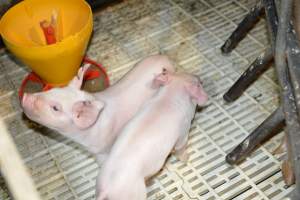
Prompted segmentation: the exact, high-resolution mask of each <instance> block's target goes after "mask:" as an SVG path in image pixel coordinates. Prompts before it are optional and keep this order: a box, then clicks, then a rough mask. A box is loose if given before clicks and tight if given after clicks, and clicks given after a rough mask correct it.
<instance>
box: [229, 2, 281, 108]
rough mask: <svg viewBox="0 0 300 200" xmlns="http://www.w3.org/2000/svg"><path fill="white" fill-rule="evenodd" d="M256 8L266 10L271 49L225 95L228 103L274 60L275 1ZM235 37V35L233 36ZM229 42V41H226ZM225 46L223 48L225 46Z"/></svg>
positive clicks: (238, 95)
mask: <svg viewBox="0 0 300 200" xmlns="http://www.w3.org/2000/svg"><path fill="white" fill-rule="evenodd" d="M256 6H260V7H261V8H264V10H265V14H266V18H267V22H268V28H269V32H270V34H271V49H267V50H266V51H265V53H264V54H262V55H260V56H259V57H258V58H256V60H255V61H254V62H253V63H252V64H251V65H250V66H249V68H248V69H247V70H246V71H245V72H244V73H243V74H242V75H241V76H240V78H239V79H238V80H237V81H236V82H235V83H234V85H233V86H231V88H230V89H229V90H228V91H227V92H226V93H225V94H224V96H223V98H224V100H225V101H227V102H233V101H234V100H236V99H237V98H238V97H240V96H241V95H242V93H243V92H244V91H245V90H246V89H247V88H248V87H249V86H250V85H251V83H253V82H254V81H255V80H256V79H257V78H258V77H259V76H260V74H262V73H263V72H264V71H266V70H267V69H268V63H269V62H270V61H271V60H272V57H273V54H274V48H275V46H274V45H275V40H276V34H277V24H278V16H277V11H276V6H275V2H274V0H262V3H261V2H259V3H258V4H257V5H256ZM232 35H233V34H232ZM226 42H227V41H226ZM224 45H225V44H224ZM224 45H223V46H224Z"/></svg>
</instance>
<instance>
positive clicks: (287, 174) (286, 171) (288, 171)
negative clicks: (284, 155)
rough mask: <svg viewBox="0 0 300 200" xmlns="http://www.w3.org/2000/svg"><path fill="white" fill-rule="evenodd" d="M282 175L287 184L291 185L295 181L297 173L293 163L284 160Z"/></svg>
mask: <svg viewBox="0 0 300 200" xmlns="http://www.w3.org/2000/svg"><path fill="white" fill-rule="evenodd" d="M281 171H282V176H283V180H284V182H285V184H286V185H287V186H291V185H293V184H294V183H295V175H294V172H293V169H292V166H291V163H290V162H289V161H287V160H285V161H283V163H282V165H281Z"/></svg>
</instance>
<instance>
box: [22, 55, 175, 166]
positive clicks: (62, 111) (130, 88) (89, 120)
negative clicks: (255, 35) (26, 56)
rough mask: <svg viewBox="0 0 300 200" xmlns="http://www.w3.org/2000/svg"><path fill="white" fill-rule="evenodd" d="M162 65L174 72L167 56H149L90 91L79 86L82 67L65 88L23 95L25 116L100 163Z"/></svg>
mask: <svg viewBox="0 0 300 200" xmlns="http://www.w3.org/2000/svg"><path fill="white" fill-rule="evenodd" d="M163 68H164V69H167V70H169V71H174V67H173V65H172V63H171V62H170V60H169V59H168V58H167V57H166V56H162V55H155V56H150V57H148V58H146V59H144V60H142V61H141V62H140V63H138V64H137V65H136V66H135V67H134V68H133V69H132V70H130V71H129V72H128V73H127V74H126V75H125V76H124V77H123V78H122V79H121V80H119V81H118V82H117V83H116V84H114V85H113V86H111V87H109V88H108V89H106V90H104V91H102V92H99V93H93V94H91V93H87V92H85V91H82V90H81V89H80V88H81V85H82V81H83V75H84V73H85V71H86V69H87V67H83V68H80V69H79V71H78V75H77V76H76V77H74V79H73V80H72V81H71V82H70V83H69V85H67V86H66V87H63V88H54V89H51V90H49V91H47V92H40V93H34V94H29V93H27V94H24V96H23V99H22V103H21V104H22V107H23V111H24V113H25V114H26V115H27V116H28V118H30V119H31V120H33V121H36V122H38V123H40V124H42V125H44V126H46V127H48V128H51V129H54V130H56V131H57V132H59V133H61V134H62V135H64V136H66V137H69V138H71V139H73V140H74V141H76V142H78V143H80V144H82V145H83V146H85V147H86V148H87V149H88V150H89V151H91V152H92V153H94V154H97V158H98V159H99V162H102V160H103V159H104V158H105V157H106V155H107V153H108V152H109V150H110V148H111V146H112V144H113V142H114V141H115V139H116V137H117V136H118V133H119V132H120V130H121V129H122V127H123V126H124V124H125V123H127V121H128V120H130V119H131V118H132V117H133V116H134V115H135V114H136V112H137V111H138V110H139V108H140V107H141V105H142V104H143V103H144V102H145V101H146V100H148V99H149V98H151V97H152V96H153V95H154V93H155V91H157V88H153V87H151V83H152V80H153V79H154V78H155V75H157V74H159V73H161V71H162V69H163Z"/></svg>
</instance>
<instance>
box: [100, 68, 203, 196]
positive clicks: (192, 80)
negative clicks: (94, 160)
mask: <svg viewBox="0 0 300 200" xmlns="http://www.w3.org/2000/svg"><path fill="white" fill-rule="evenodd" d="M159 86H162V87H161V88H160V89H159V91H158V92H157V93H156V94H155V95H154V97H153V98H151V99H150V100H148V101H147V102H146V103H145V104H144V106H143V107H142V108H141V110H140V111H139V112H138V113H137V114H136V116H134V117H133V119H132V120H131V121H130V122H129V123H127V125H126V126H125V127H124V129H123V130H122V132H121V133H120V136H119V137H118V139H117V140H116V142H115V144H114V145H113V147H112V150H111V153H110V155H109V156H108V158H107V160H106V161H105V162H104V164H103V166H102V168H101V171H100V173H99V175H98V178H97V196H98V197H97V200H145V199H146V186H145V179H147V178H149V177H150V176H152V175H154V174H155V173H157V172H158V171H159V170H160V169H161V168H162V166H163V165H164V162H165V160H166V158H167V156H168V155H169V154H170V152H171V151H172V149H174V151H175V154H177V156H178V157H179V158H180V159H184V160H186V159H187V155H186V152H185V148H186V144H187V140H188V133H189V129H190V125H191V121H192V119H193V117H194V113H195V108H196V104H198V105H200V106H201V105H203V104H204V103H205V102H206V101H207V95H206V93H205V92H204V90H203V88H202V86H201V84H200V81H199V79H198V78H197V77H195V76H192V75H188V74H179V73H177V74H175V73H172V72H167V71H164V72H163V73H161V74H160V75H158V76H157V77H156V78H155V80H154V82H153V87H154V88H157V87H159Z"/></svg>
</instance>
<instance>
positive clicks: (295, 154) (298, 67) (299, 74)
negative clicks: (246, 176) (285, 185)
mask: <svg viewBox="0 0 300 200" xmlns="http://www.w3.org/2000/svg"><path fill="white" fill-rule="evenodd" d="M287 59H288V69H289V74H290V77H291V83H292V86H293V87H292V90H293V94H294V97H295V104H296V108H297V109H296V110H293V115H297V116H298V118H297V120H298V121H297V124H298V125H299V118H300V87H299V86H300V48H299V41H298V39H297V37H296V34H295V30H294V29H293V27H292V26H291V25H290V28H289V32H288V33H287ZM294 118H296V116H294ZM288 136H289V138H288V139H289V140H288V146H290V151H291V153H292V155H290V156H289V160H288V162H290V163H291V164H293V172H294V175H295V181H296V189H295V190H294V192H293V194H292V199H299V197H300V162H299V155H300V134H299V129H298V132H297V131H296V130H295V132H291V133H289V135H288Z"/></svg>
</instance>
